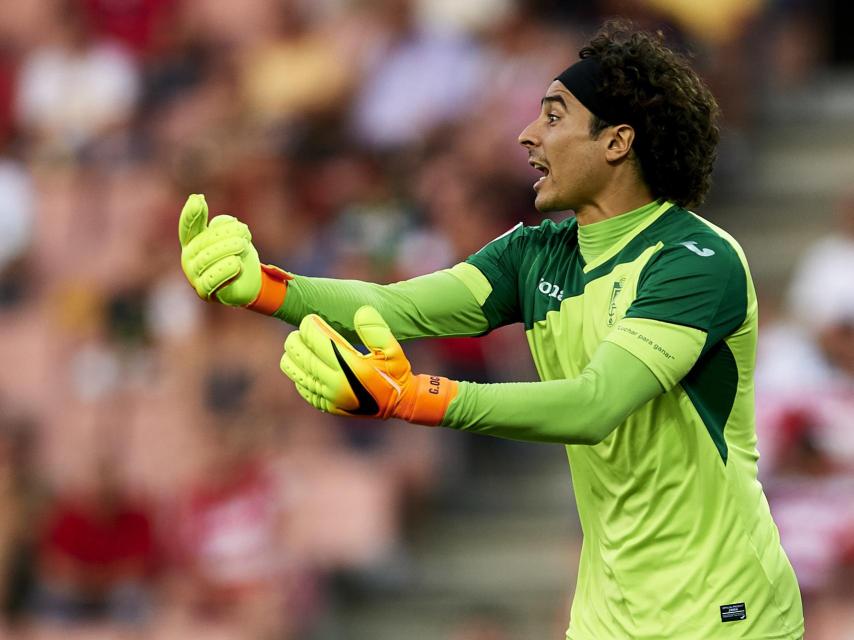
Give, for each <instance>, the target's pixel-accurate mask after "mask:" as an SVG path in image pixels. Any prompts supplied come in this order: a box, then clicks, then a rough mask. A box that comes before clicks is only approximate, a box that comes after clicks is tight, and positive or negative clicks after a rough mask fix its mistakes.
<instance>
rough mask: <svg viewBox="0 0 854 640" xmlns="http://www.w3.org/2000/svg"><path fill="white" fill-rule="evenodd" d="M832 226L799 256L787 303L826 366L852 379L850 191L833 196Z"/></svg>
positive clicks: (853, 225) (853, 196) (853, 226)
mask: <svg viewBox="0 0 854 640" xmlns="http://www.w3.org/2000/svg"><path fill="white" fill-rule="evenodd" d="M835 227H836V228H835V231H834V232H833V233H831V234H829V235H827V236H826V237H825V238H823V239H821V240H819V241H818V242H816V243H815V244H814V245H813V246H812V247H810V248H809V250H808V252H807V254H806V255H805V256H804V258H803V259H802V262H801V264H800V266H799V267H798V269H797V271H796V272H795V275H794V277H793V282H792V287H791V291H790V296H789V305H790V307H791V309H792V315H793V317H794V318H795V320H797V321H798V322H799V323H800V324H801V325H802V326H804V327H805V328H806V329H807V330H808V331H809V332H810V333H811V334H813V335H814V336H815V338H816V342H817V344H818V346H819V348H820V349H821V352H822V354H823V355H824V358H825V360H826V362H827V366H828V367H829V368H830V369H831V370H834V371H835V372H836V373H837V374H838V375H841V376H843V377H848V378H849V379H851V380H854V278H851V277H850V276H849V274H852V273H854V192H849V193H847V194H845V195H844V196H843V197H841V198H840V199H839V201H838V203H837V208H836V225H835Z"/></svg>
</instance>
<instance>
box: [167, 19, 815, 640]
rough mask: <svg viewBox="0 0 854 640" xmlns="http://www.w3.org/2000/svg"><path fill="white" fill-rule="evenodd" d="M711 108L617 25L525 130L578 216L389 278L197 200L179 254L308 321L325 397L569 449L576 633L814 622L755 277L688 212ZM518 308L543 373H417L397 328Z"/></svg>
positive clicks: (282, 315) (271, 308)
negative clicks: (766, 476)
mask: <svg viewBox="0 0 854 640" xmlns="http://www.w3.org/2000/svg"><path fill="white" fill-rule="evenodd" d="M717 114H718V109H717V105H716V103H715V100H714V98H713V97H712V96H711V94H710V93H709V91H708V89H707V88H706V87H705V86H704V85H703V83H702V82H701V81H700V79H699V78H698V77H697V75H696V74H695V73H694V72H693V71H692V70H691V69H690V68H689V66H688V65H687V63H686V62H685V61H684V60H683V59H682V58H681V57H680V56H678V55H677V54H675V53H674V52H672V51H670V50H669V49H667V48H666V47H665V46H664V45H663V44H662V43H661V41H660V39H659V38H657V37H655V36H653V35H650V34H647V33H642V32H635V31H632V30H631V29H630V28H627V27H625V26H623V25H619V24H611V25H608V26H606V28H605V29H603V30H602V31H601V32H600V33H599V34H598V35H596V36H595V37H594V38H593V39H592V40H591V42H590V43H589V45H588V46H586V47H584V48H583V49H582V50H581V52H580V60H579V61H578V62H576V63H575V64H573V65H572V66H570V67H569V68H568V69H566V70H565V71H563V72H562V73H561V74H560V75H558V76H557V78H555V80H554V82H552V83H551V85H550V86H549V87H548V90H547V91H546V94H545V97H544V98H543V99H542V104H541V110H540V113H539V115H538V116H537V118H536V119H535V120H534V121H533V122H532V123H531V124H530V125H528V126H527V127H526V128H525V130H524V131H523V132H522V133H521V134H520V136H519V142H520V143H521V144H522V145H523V146H524V147H525V148H526V149H527V151H528V154H529V161H530V163H531V164H532V165H533V166H534V167H536V168H537V169H539V170H541V171H542V173H543V176H542V177H541V178H540V179H539V180H538V181H537V182H536V184H535V185H534V190H535V191H536V200H535V204H536V207H537V209H538V210H539V211H541V212H552V211H563V210H569V209H571V210H573V211H574V212H575V217H574V218H571V219H568V220H566V221H564V222H561V223H558V224H556V223H553V222H551V221H548V220H547V221H545V222H543V223H542V224H540V225H539V226H535V227H524V226H521V225H519V226H517V227H515V228H513V229H511V230H510V231H508V232H507V233H506V234H504V235H503V236H501V237H499V238H497V239H496V240H494V241H492V242H491V243H489V244H488V245H486V246H485V247H484V248H483V249H481V250H480V251H478V252H477V253H476V254H474V255H472V256H470V257H469V258H468V259H467V260H466V261H465V262H463V263H461V264H458V265H456V266H454V267H452V268H450V269H447V270H444V271H440V272H437V273H433V274H430V275H426V276H421V277H419V278H415V279H413V280H409V281H406V282H400V283H395V284H391V285H376V284H370V283H365V282H356V281H344V280H329V279H321V278H309V277H304V276H294V275H291V274H287V273H284V272H282V271H280V270H277V269H276V268H273V267H270V266H267V265H261V264H260V262H259V260H258V255H257V252H256V251H255V250H254V248H253V247H252V244H251V236H250V235H249V232H248V229H246V227H245V225H243V224H242V223H240V222H239V221H237V220H235V219H234V218H231V217H229V216H218V217H217V218H214V219H213V220H212V221H211V223H210V225H209V226H208V225H207V206H206V204H205V202H204V199H203V197H201V196H191V197H190V199H189V200H188V202H187V204H186V205H185V207H184V210H183V212H182V216H181V224H180V237H181V243H182V245H183V247H184V249H183V253H182V264H183V267H184V270H185V273H186V274H187V276H188V278H189V279H190V281H191V282H192V283H193V285H194V286H195V288H196V290H197V292H198V293H199V295H200V296H202V297H203V298H205V299H209V298H212V299H215V300H218V301H220V302H222V303H224V304H229V305H242V306H247V307H249V308H252V309H254V310H257V311H261V312H265V313H269V314H272V315H275V316H276V317H278V318H279V319H281V320H284V321H286V322H289V323H291V324H294V325H299V331H295V332H293V333H291V334H290V335H289V336H288V339H287V341H286V343H285V354H284V356H283V357H282V362H281V366H282V370H283V371H284V373H285V374H286V375H287V376H288V377H290V378H291V379H292V380H293V381H294V382H295V384H296V387H297V390H298V391H299V393H300V394H301V395H302V396H303V397H304V398H305V399H306V400H307V401H308V402H310V403H311V404H312V405H314V406H315V407H317V408H319V409H321V410H323V411H329V412H332V413H336V414H341V415H359V416H363V417H375V418H389V417H393V418H400V419H404V420H408V421H410V422H414V423H417V424H425V425H441V426H444V427H449V428H454V429H460V430H465V431H472V432H475V433H482V434H489V435H494V436H500V437H505V438H512V439H518V440H528V441H538V442H555V443H561V444H563V445H565V446H566V451H567V455H568V457H569V463H570V469H571V473H572V480H573V487H574V490H575V496H576V500H577V504H578V512H579V516H580V520H581V526H582V529H583V533H584V542H583V546H582V550H581V560H580V565H579V574H578V584H577V587H576V591H575V598H574V603H573V607H572V613H571V621H570V625H569V629H568V631H567V638H569V639H571V640H605V639H607V640H614V639H617V638H620V639H622V638H633V639H648V640H652V639H656V640H659V639H664V638H667V639H669V640H710V639H713V638H726V639H735V638H742V639H748V638H749V639H751V640H772V639H774V640H784V639H785V640H797V639H800V638H801V637H802V636H803V614H802V610H801V601H800V594H799V591H798V585H797V582H796V580H795V576H794V573H793V571H792V568H791V566H790V564H789V562H788V560H787V558H786V556H785V554H784V552H783V550H782V547H781V546H780V540H779V535H778V532H777V529H776V527H775V525H774V522H773V521H772V519H771V514H770V511H769V508H768V503H767V501H766V499H765V496H764V494H763V491H762V487H761V485H760V484H759V482H758V480H757V459H758V454H757V450H756V435H755V427H754V407H753V367H754V356H755V351H756V335H757V305H756V295H755V292H754V288H753V283H752V281H751V278H750V272H749V270H748V267H747V262H746V260H745V257H744V253H743V252H742V250H741V248H740V247H739V245H738V244H737V243H736V241H735V240H734V239H733V238H732V237H730V236H729V235H728V234H727V233H726V232H724V231H722V230H721V229H719V228H717V227H715V226H714V225H712V224H711V223H709V222H707V221H706V220H704V219H702V218H701V217H699V216H697V215H696V214H694V213H692V212H691V211H689V210H688V209H687V208H686V207H689V206H693V205H696V204H698V203H700V202H701V201H702V199H703V197H704V195H705V193H706V191H707V190H708V188H709V184H710V176H711V171H712V165H713V162H714V157H715V147H716V145H717V142H718V128H717V124H716V119H717ZM317 314H320V315H317ZM510 323H521V324H523V325H524V328H525V331H526V334H527V337H528V341H529V344H530V348H531V352H532V354H533V357H534V360H535V362H536V365H537V369H538V372H539V375H540V378H541V381H540V382H532V383H499V384H473V383H468V382H457V381H453V380H448V379H447V378H443V377H440V376H428V375H415V374H413V373H412V371H411V368H410V366H409V362H408V360H407V359H406V357H405V355H404V353H403V350H402V349H401V346H400V344H399V342H398V340H408V339H413V338H421V337H426V336H459V335H482V334H484V333H487V332H489V331H490V330H492V329H494V328H496V327H499V326H502V325H506V324H510ZM349 341H352V342H355V343H359V344H362V345H363V346H364V347H365V348H366V351H367V353H365V354H363V353H361V352H359V351H357V350H356V349H354V348H353V346H351V344H350V342H349Z"/></svg>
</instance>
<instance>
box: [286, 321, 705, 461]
mask: <svg viewBox="0 0 854 640" xmlns="http://www.w3.org/2000/svg"><path fill="white" fill-rule="evenodd" d="M353 322H354V325H355V327H356V331H357V332H358V335H359V339H360V341H361V342H362V344H364V345H365V346H367V347H368V349H369V352H368V353H367V354H361V353H359V352H358V351H356V350H355V349H353V347H352V346H351V345H350V344H349V343H348V342H347V341H346V340H345V339H344V338H343V337H342V336H341V335H340V334H338V333H337V332H336V331H335V330H334V329H333V328H332V327H330V326H329V325H328V324H327V323H326V322H324V321H323V320H322V319H321V318H320V317H318V316H316V315H308V316H306V317H305V318H304V319H303V321H302V323H301V324H300V328H299V331H294V332H293V333H291V334H290V335H289V336H288V339H287V340H286V342H285V354H284V356H283V357H282V361H281V367H282V371H284V373H285V374H286V375H287V376H288V377H289V378H290V379H291V380H293V381H294V383H296V386H297V390H298V391H299V393H300V395H302V396H303V398H305V399H306V400H307V401H308V402H309V403H311V404H312V405H314V406H315V407H317V408H318V409H320V410H322V411H328V412H330V413H336V414H339V415H352V416H363V417H372V418H400V419H402V420H407V421H409V422H414V423H417V424H427V425H442V426H446V427H451V428H455V429H461V430H466V431H473V432H477V433H484V434H488V435H493V436H500V437H504V438H511V439H514V440H528V441H534V442H559V443H564V444H596V443H598V442H601V441H602V440H603V439H605V438H606V437H607V436H608V434H610V433H611V432H612V431H613V430H614V429H615V428H616V427H617V426H618V425H619V424H621V423H622V422H623V421H624V420H625V419H626V418H627V417H628V416H629V415H631V414H632V413H633V412H634V411H635V410H637V409H638V408H639V407H640V406H642V405H643V404H645V403H646V402H648V401H650V400H652V399H653V398H655V397H656V396H658V395H659V394H660V393H662V392H663V391H665V390H666V389H667V388H668V386H670V385H671V381H672V380H673V379H678V378H681V376H682V375H684V373H685V372H687V370H688V369H689V368H690V367H691V366H692V364H693V363H694V362H695V361H696V359H697V356H698V355H699V353H700V348H701V346H702V343H703V340H702V332H699V331H696V330H690V329H686V328H684V327H677V326H668V325H666V324H663V323H648V322H645V321H637V320H636V321H629V322H628V323H627V324H626V325H624V327H623V328H626V329H629V332H627V333H628V335H630V336H631V338H630V339H629V340H626V341H624V342H621V340H622V339H621V338H620V337H619V336H620V335H622V333H623V332H620V333H615V334H614V336H613V339H610V338H611V336H609V339H606V340H605V341H604V342H603V343H602V344H600V345H599V347H598V348H597V349H596V351H595V353H594V354H593V357H592V358H591V361H590V363H589V364H588V365H587V366H586V367H585V368H584V370H583V371H582V373H581V374H580V375H579V376H578V377H576V378H572V379H567V380H554V381H546V382H527V383H499V384H473V383H466V382H456V381H454V380H448V379H447V378H443V377H441V376H429V375H423V374H422V375H415V374H413V373H412V370H411V367H410V365H409V361H408V360H407V359H406V356H405V355H404V353H403V350H402V349H401V347H400V345H399V344H398V342H397V340H395V338H394V336H393V335H392V333H391V331H390V329H389V327H388V325H387V324H386V323H385V322H384V321H383V318H382V317H381V316H380V314H379V313H378V312H377V311H376V310H375V309H373V308H371V307H361V308H360V309H359V310H357V311H356V314H355V318H354V320H353ZM641 344H642V345H644V346H643V347H639V346H638V345H641ZM661 345H668V347H670V349H671V350H670V351H668V352H667V362H668V363H669V364H667V365H663V364H662V362H661V361H659V362H650V363H649V364H646V363H645V362H644V361H643V360H641V357H646V355H647V351H645V350H648V352H650V353H658V352H659V351H661V350H662V349H663V348H662V347H661ZM671 345H672V346H671ZM674 347H675V348H674ZM677 350H678V355H676V356H674V355H673V352H674V351H677ZM635 354H637V355H635ZM662 358H664V356H662Z"/></svg>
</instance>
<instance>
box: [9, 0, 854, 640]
mask: <svg viewBox="0 0 854 640" xmlns="http://www.w3.org/2000/svg"><path fill="white" fill-rule="evenodd" d="M702 4H703V6H702V7H698V3H695V2H689V1H679V0H656V1H649V2H639V1H638V2H633V1H629V0H623V1H620V0H600V1H598V2H584V3H574V2H560V1H557V0H553V1H549V0H466V1H465V2H461V1H459V0H457V1H453V0H313V1H309V0H241V1H240V2H228V1H226V0H27V1H26V2H19V3H14V4H12V3H4V9H3V18H2V20H0V362H2V364H3V366H2V367H0V603H2V608H3V622H2V625H3V626H2V629H0V637H10V638H12V637H19V635H18V634H20V637H44V638H53V637H59V635H61V636H63V637H69V636H70V637H73V636H74V634H75V633H77V634H80V637H87V638H88V637H116V634H119V635H122V636H124V635H126V636H128V637H145V638H187V637H193V638H207V637H210V638H251V639H261V638H279V639H282V638H284V639H290V638H313V637H317V638H336V637H346V635H339V631H337V630H336V629H335V628H334V625H335V622H334V618H335V616H334V615H333V613H334V610H335V606H336V601H337V600H339V599H341V598H346V597H348V594H353V593H361V592H371V591H374V592H382V591H383V590H391V591H393V590H395V589H397V588H398V587H399V586H400V585H401V584H405V582H406V580H407V571H408V566H409V564H408V556H407V544H408V539H409V537H408V532H409V531H411V530H412V529H414V528H417V527H418V525H419V524H420V523H421V522H423V521H424V520H426V519H429V517H430V513H431V509H432V508H433V505H434V504H435V502H436V497H437V496H441V494H442V492H444V491H448V490H453V488H454V486H455V485H456V483H460V482H462V481H464V479H465V477H466V475H467V474H468V473H470V472H471V471H470V470H471V466H472V458H473V457H475V456H476V455H477V451H476V449H477V446H480V445H476V444H473V445H461V444H460V443H461V440H460V439H457V438H451V439H449V438H448V436H447V435H446V434H443V433H442V432H441V431H440V430H430V429H424V428H419V427H413V426H410V425H404V424H382V425H374V424H370V425H369V424H366V423H362V422H355V423H354V422H345V421H340V420H337V419H333V418H330V417H328V416H326V415H323V414H320V413H318V412H316V411H314V410H313V409H311V408H310V407H308V406H307V405H305V403H304V402H303V401H302V400H301V399H300V398H299V397H298V396H297V394H296V393H295V392H294V391H293V390H292V388H291V386H290V385H289V384H287V380H285V379H284V377H283V376H282V375H281V374H280V373H279V371H278V366H277V365H278V360H279V357H280V355H281V345H282V342H283V340H284V337H285V335H286V333H287V331H288V330H289V329H288V327H286V326H284V325H282V324H280V323H277V322H276V321H275V320H271V319H268V318H262V317H259V316H255V315H253V314H251V313H248V312H245V311H242V310H234V309H226V308H222V307H220V306H218V305H213V304H205V303H203V302H202V301H200V300H199V299H198V298H196V297H195V294H194V293H193V291H192V289H191V288H190V287H189V286H188V285H187V284H186V282H185V281H184V278H183V275H182V274H181V271H180V258H179V247H178V242H177V231H176V223H177V216H178V212H179V211H180V208H181V205H182V203H183V201H184V199H185V198H186V196H187V194H189V193H205V194H206V196H207V200H208V203H209V204H210V206H211V209H212V211H213V213H232V214H235V215H238V216H239V217H240V218H241V219H243V220H244V221H246V222H247V223H248V224H249V226H250V228H251V230H252V232H253V239H254V243H255V245H256V246H257V248H258V250H259V253H260V255H261V256H262V259H263V260H264V261H267V262H271V263H274V264H277V265H280V266H282V267H283V268H285V269H287V270H290V271H293V272H296V273H302V274H306V275H316V276H331V277H347V278H357V279H365V280H371V281H376V282H391V281H395V280H399V279H403V278H407V277H411V276H414V275H417V274H421V273H427V272H430V271H433V270H436V269H440V268H444V267H446V266H449V265H451V264H453V263H455V262H457V261H460V260H462V259H464V258H465V257H466V256H467V255H469V254H470V253H472V252H474V251H476V250H477V249H479V248H480V247H481V246H482V245H483V244H485V243H486V242H488V241H489V240H490V239H492V238H494V237H495V236H497V235H499V234H500V233H502V232H503V231H504V230H506V229H507V228H508V227H510V226H511V225H513V224H515V223H516V222H518V221H519V220H522V221H524V222H526V223H536V222H537V221H538V220H539V217H538V216H537V215H536V212H535V211H534V210H533V207H532V204H531V201H532V197H531V184H532V183H533V181H534V178H535V176H534V172H533V170H531V169H530V167H528V165H527V163H526V161H525V160H526V156H525V152H524V150H522V149H521V148H520V147H519V146H518V144H517V142H516V136H517V134H518V132H519V131H520V130H521V129H522V128H523V127H524V125H525V124H526V123H527V122H528V121H529V120H530V119H531V118H533V117H534V115H535V114H536V113H537V110H538V105H539V100H540V97H541V96H542V92H543V91H544V89H545V87H547V86H548V84H549V82H550V81H551V79H552V78H553V77H554V76H555V75H556V74H557V73H559V72H560V70H562V69H563V68H564V67H566V66H567V65H568V64H569V63H570V62H571V61H572V60H573V59H575V57H576V54H577V50H578V49H579V48H580V46H582V45H583V44H584V42H585V37H587V36H589V35H590V34H591V33H592V32H593V31H595V29H596V28H597V27H598V25H599V24H600V23H601V21H602V19H603V18H604V17H607V16H610V15H614V14H620V15H623V16H627V17H630V18H632V19H633V20H634V21H635V22H636V23H637V24H638V25H640V26H644V27H648V28H655V29H659V28H660V29H662V30H663V31H664V33H665V34H666V36H667V38H668V40H669V41H670V42H671V43H672V44H673V45H674V46H676V47H679V48H681V49H683V50H685V51H686V52H690V53H691V54H692V55H693V57H694V64H695V65H696V66H697V68H698V69H699V70H700V71H701V73H702V74H703V75H704V76H705V77H706V78H707V80H708V81H709V83H710V84H711V85H712V87H713V90H714V91H715V93H716V95H717V96H718V98H719V100H720V102H721V104H722V107H723V109H724V113H725V115H726V121H725V131H724V137H723V142H722V147H721V156H720V160H719V164H718V169H717V170H718V180H717V183H716V184H717V186H716V192H715V194H716V197H718V198H719V199H721V200H722V201H725V199H726V197H728V195H729V196H731V195H732V194H737V193H739V191H740V190H742V189H743V188H744V184H743V182H744V177H743V176H742V171H743V167H744V166H745V163H746V162H749V157H745V154H748V153H749V150H748V147H749V145H747V144H745V142H744V141H745V136H746V135H747V134H748V133H749V132H750V131H751V130H752V128H754V127H755V126H756V123H757V121H758V120H759V119H760V118H761V113H760V111H759V107H758V106H757V105H759V104H761V102H762V100H761V98H763V97H767V96H768V95H769V94H770V95H784V94H785V92H786V91H787V90H789V89H790V88H792V87H796V86H799V85H800V84H801V83H803V82H804V81H805V80H806V79H807V78H809V76H810V74H811V72H812V71H813V70H814V69H815V68H816V67H817V66H818V65H823V64H827V62H828V56H830V55H831V54H830V53H828V51H827V50H826V49H823V48H822V47H818V46H816V43H817V42H819V41H820V35H821V34H822V27H821V25H822V21H821V18H822V16H821V14H820V13H819V12H817V10H816V4H815V3H808V2H805V1H804V2H798V1H797V0H776V1H773V2H772V1H770V0H769V1H764V2H763V1H762V0H750V1H744V0H737V1H735V0H734V1H729V2H723V1H721V2H713V3H710V2H707V3H702ZM831 4H832V3H831ZM822 6H824V5H822ZM757 29H758V30H761V31H762V33H763V34H764V35H765V37H763V38H762V39H761V41H758V40H757V39H756V38H754V37H752V36H753V34H755V33H756V32H757ZM852 211H854V200H852V199H850V198H849V199H842V200H841V201H840V214H839V229H838V230H835V231H834V232H833V233H832V235H829V236H828V239H827V240H826V242H824V243H823V244H822V245H820V246H817V247H815V249H814V250H813V251H812V252H811V253H810V254H809V255H808V256H807V257H806V258H805V260H804V262H803V264H802V265H801V267H800V268H799V269H798V271H797V275H796V277H795V279H794V282H793V284H792V289H791V296H790V297H789V298H788V299H787V300H786V301H784V302H783V303H782V304H781V305H780V314H781V315H780V316H779V318H777V319H775V320H773V321H771V320H769V321H768V322H767V323H766V328H765V334H764V335H763V345H762V352H761V354H760V365H761V369H760V377H759V387H758V397H759V400H760V408H761V413H760V418H761V420H760V424H761V428H762V433H761V437H762V447H763V463H765V464H764V466H763V472H764V473H765V474H766V476H767V477H766V478H764V480H765V482H766V484H767V486H768V487H769V496H770V497H771V500H772V508H773V509H774V511H775V514H776V517H777V519H778V522H779V523H780V525H781V531H782V532H783V536H784V545H786V546H787V548H788V549H789V551H790V553H791V554H792V556H793V559H794V560H795V563H796V565H797V568H798V572H799V575H800V577H801V583H802V585H803V586H804V589H805V592H806V593H807V595H808V596H809V597H811V598H814V599H815V601H816V602H819V603H820V606H822V607H825V608H828V610H832V611H834V612H836V613H835V614H834V615H837V614H838V612H839V611H840V610H841V609H838V608H837V609H834V608H833V607H834V606H835V605H834V603H835V602H836V601H835V600H833V598H832V597H831V596H828V595H827V594H831V595H833V594H839V593H843V592H844V590H842V587H843V586H844V585H849V586H850V585H851V584H854V580H852V579H851V566H852V563H854V513H852V511H854V502H852V500H851V496H852V489H854V487H852V485H854V435H852V430H854V289H852V282H854V279H852V278H851V274H852V273H854V213H852ZM724 223H725V221H724ZM829 233H830V232H829ZM819 310H820V311H819ZM769 317H770V315H769ZM408 353H410V354H411V355H412V359H413V360H414V361H415V363H416V367H417V368H422V369H424V370H427V369H428V368H429V370H431V371H432V370H435V371H437V372H441V373H442V374H443V375H448V376H451V377H456V378H460V379H466V380H475V381H492V380H513V379H531V378H532V377H533V376H534V373H533V370H532V367H531V363H530V357H529V356H528V355H527V346H526V344H525V341H524V336H523V334H522V332H521V331H518V330H516V329H512V328H511V329H508V330H501V331H498V332H496V333H494V334H492V335H490V336H488V337H487V338H484V339H480V340H471V339H469V340H467V339H453V340H435V341H430V342H429V343H428V342H425V343H423V344H415V345H412V347H410V348H408ZM499 353H500V354H501V355H500V357H498V355H497V354H499ZM828 505H831V506H832V508H831V509H830V510H828V509H827V508H823V507H827V506H828ZM570 508H571V505H567V509H570ZM572 582H573V580H572V576H567V585H568V588H569V586H570V585H571V584H572ZM848 596H849V598H850V592H849V593H848ZM834 597H835V596H834ZM330 612H333V613H330ZM849 615H850V611H849ZM837 617H838V615H837ZM478 628H479V627H478V625H473V626H469V627H466V628H461V629H460V632H459V634H458V636H459V638H460V640H484V639H486V638H498V639H499V640H500V637H499V635H496V634H498V633H499V631H496V630H495V629H492V630H486V631H482V630H481V631H478ZM98 634H101V635H98Z"/></svg>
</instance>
